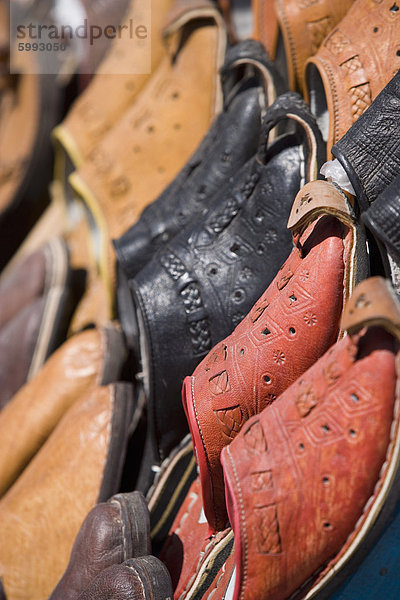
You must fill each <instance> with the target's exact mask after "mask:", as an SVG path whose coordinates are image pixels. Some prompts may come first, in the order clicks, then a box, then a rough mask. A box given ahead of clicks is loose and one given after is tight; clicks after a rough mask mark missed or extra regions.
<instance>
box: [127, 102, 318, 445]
mask: <svg viewBox="0 0 400 600" xmlns="http://www.w3.org/2000/svg"><path fill="white" fill-rule="evenodd" d="M279 102H280V99H279V101H278V112H279V106H280V105H279ZM303 110H304V105H303ZM303 114H304V115H305V114H306V113H303ZM285 140H286V141H284V140H280V141H278V142H277V144H276V145H275V146H274V148H275V150H271V152H270V157H269V158H270V160H269V162H268V163H267V164H266V165H264V164H262V163H261V162H258V160H257V157H254V158H253V159H251V161H249V163H248V164H247V165H245V167H243V169H242V170H241V172H240V173H239V174H238V176H237V177H236V178H235V180H234V181H233V182H232V183H231V184H229V185H227V187H226V188H225V189H223V190H222V191H221V195H220V197H218V199H216V201H215V205H214V207H213V208H212V209H210V211H209V212H208V213H207V214H206V215H205V216H204V217H203V218H202V219H201V220H199V221H198V222H196V223H194V224H190V225H189V226H188V227H187V228H186V229H185V230H184V231H183V232H181V233H180V234H179V235H178V236H176V237H175V238H174V240H173V241H172V242H171V243H169V244H167V245H166V246H165V247H164V248H163V249H162V250H161V251H160V252H159V253H158V254H157V255H156V256H155V257H154V258H153V259H152V261H151V262H149V263H148V264H147V265H146V267H144V269H143V270H142V271H141V272H140V273H139V274H138V275H137V277H136V278H135V279H134V280H133V281H132V284H131V287H132V291H133V294H134V299H135V302H136V304H137V306H138V307H140V311H141V313H142V315H143V318H144V321H145V329H146V338H147V342H148V344H149V347H150V351H149V353H150V359H149V363H150V364H149V369H150V374H149V378H150V386H151V389H150V392H149V396H150V398H149V402H150V414H152V415H153V418H152V422H153V423H154V432H153V435H154V436H155V440H154V441H155V443H156V444H157V446H158V449H159V452H160V453H161V457H162V456H163V455H165V454H168V452H169V451H170V450H171V449H172V447H174V446H175V445H176V444H177V443H178V442H179V439H181V438H182V437H183V436H184V435H185V433H186V431H187V424H186V421H185V418H184V413H183V409H182V407H181V406H180V403H179V394H180V388H181V385H182V382H183V378H184V376H185V375H189V374H190V373H192V372H193V370H194V368H195V367H196V365H197V364H198V362H199V361H200V360H201V358H203V357H204V356H205V355H206V354H207V352H209V351H210V350H211V348H212V347H213V346H214V345H215V343H217V341H218V340H220V339H223V338H224V337H226V335H228V334H229V333H231V331H232V330H233V328H234V327H235V326H236V325H237V324H238V323H239V322H240V321H241V320H242V319H243V317H244V316H245V315H246V313H247V312H248V311H249V310H250V308H251V306H252V305H253V304H254V302H255V301H256V299H257V298H259V296H260V294H261V293H262V291H263V290H265V286H266V285H268V283H269V282H270V281H272V279H273V277H274V276H275V273H276V269H277V268H278V267H279V265H281V264H282V263H283V261H284V260H285V259H286V257H287V256H288V254H289V252H290V250H291V239H290V235H289V232H288V231H287V230H286V223H287V218H288V214H289V211H290V205H291V202H292V200H293V198H294V196H295V195H296V193H297V191H298V190H299V188H300V185H301V181H300V175H299V167H300V162H299V153H298V150H299V148H298V146H297V145H296V144H298V143H299V142H294V143H295V146H293V145H292V144H293V139H292V141H291V142H288V138H285ZM288 143H289V144H290V147H287V144H288ZM285 145H286V147H285ZM167 407H168V409H167ZM166 410H168V418H166ZM169 422H174V428H173V430H171V428H170V427H169V425H168V423H169Z"/></svg>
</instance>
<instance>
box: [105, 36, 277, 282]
mask: <svg viewBox="0 0 400 600" xmlns="http://www.w3.org/2000/svg"><path fill="white" fill-rule="evenodd" d="M248 61H251V66H249V62H248ZM240 65H242V66H243V65H246V69H245V73H244V75H242V76H241V77H240V76H239V75H238V72H237V71H238V69H239V66H240ZM263 70H265V71H267V72H268V73H269V76H270V78H271V79H270V80H269V82H266V81H265V77H264V76H263ZM238 77H240V78H239V81H238ZM271 81H272V83H271ZM221 85H222V88H223V91H224V110H223V112H222V113H221V114H220V115H219V116H218V117H217V119H216V120H215V121H214V123H213V125H212V127H211V129H210V131H209V132H208V134H207V135H206V136H205V138H204V139H203V141H202V143H201V144H200V146H199V148H198V149H197V150H196V152H195V153H194V155H193V156H192V157H191V158H190V160H189V161H188V163H187V164H186V165H185V167H184V168H183V169H182V171H181V172H180V173H179V175H178V176H177V177H176V178H175V179H174V181H173V182H172V183H171V184H170V185H169V186H168V187H167V188H166V189H165V191H164V192H163V193H162V194H161V195H160V196H159V197H158V198H157V200H155V201H154V202H153V203H152V204H150V205H149V206H147V207H146V208H145V210H144V211H143V213H142V215H141V217H140V219H139V221H138V222H137V223H136V224H135V225H133V227H131V228H130V229H129V230H128V231H127V232H126V233H125V234H124V235H123V236H122V237H121V238H120V239H119V240H116V241H114V247H115V250H116V253H117V257H118V262H119V265H120V266H121V268H122V270H123V271H124V273H125V274H126V276H127V277H134V275H135V274H136V273H138V272H139V271H140V269H141V268H142V267H144V265H145V264H146V263H147V262H148V261H149V260H150V258H151V257H152V254H153V253H154V252H155V250H156V249H157V248H159V247H161V246H162V245H163V244H165V243H166V242H167V241H168V240H170V239H172V238H173V237H174V235H176V234H177V233H178V232H179V231H181V229H182V228H183V227H184V226H185V225H186V224H187V223H188V222H189V221H190V220H191V219H192V218H193V217H195V215H196V214H199V213H200V212H202V210H204V208H207V207H208V206H210V203H211V202H212V197H213V195H214V194H215V192H216V191H218V190H219V188H220V187H221V185H222V184H223V183H225V181H226V180H227V179H229V177H231V176H232V175H233V174H235V173H236V172H237V171H238V169H240V167H241V166H242V165H244V164H245V162H246V161H247V160H248V159H249V158H250V157H251V156H253V154H254V153H255V151H256V149H257V144H258V138H259V132H260V127H261V122H262V116H263V111H264V110H265V105H266V101H267V98H266V96H268V94H271V93H272V95H274V93H276V88H277V87H278V89H279V88H280V86H281V84H280V81H279V76H278V75H277V73H276V72H275V70H274V67H273V66H272V64H271V62H270V61H269V58H268V55H267V54H266V52H265V50H264V49H263V46H262V45H261V44H259V43H258V42H255V41H254V40H248V41H246V42H242V43H240V44H237V45H236V46H234V47H233V48H231V49H230V50H229V52H228V53H227V57H226V60H225V64H224V66H223V68H222V69H221ZM271 86H272V87H273V88H274V89H273V90H272V91H271V89H270V88H271Z"/></svg>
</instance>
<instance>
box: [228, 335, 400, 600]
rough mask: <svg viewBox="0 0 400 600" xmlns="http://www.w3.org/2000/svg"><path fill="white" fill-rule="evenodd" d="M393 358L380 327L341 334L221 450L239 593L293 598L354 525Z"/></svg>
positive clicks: (391, 393) (381, 450)
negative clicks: (237, 545)
mask: <svg viewBox="0 0 400 600" xmlns="http://www.w3.org/2000/svg"><path fill="white" fill-rule="evenodd" d="M395 358H396V357H395V353H394V350H393V339H392V338H391V336H389V334H387V333H386V332H384V331H383V330H376V329H375V330H369V331H368V332H367V333H366V334H365V335H364V337H362V338H361V340H360V341H359V342H358V341H357V338H354V339H353V338H351V337H350V336H348V337H346V338H345V339H344V340H342V341H341V342H339V343H337V344H336V345H335V346H333V347H332V348H331V349H330V350H329V351H328V352H327V353H326V354H325V355H324V356H323V357H322V358H321V359H320V360H319V361H318V362H317V363H316V364H315V365H314V366H313V367H312V368H311V369H309V370H308V371H307V373H306V374H305V375H303V376H302V377H300V378H299V379H298V380H297V381H296V383H295V384H293V385H292V386H291V387H290V388H289V389H288V390H286V392H284V393H283V394H282V395H281V396H280V397H279V398H278V399H277V401H276V402H275V403H274V404H273V405H272V406H271V407H268V408H266V409H265V410H264V411H263V413H262V414H261V415H260V416H257V417H254V418H253V419H251V421H250V422H249V423H247V424H246V426H245V427H244V428H243V430H242V432H241V433H240V434H239V436H238V437H237V438H236V439H235V440H234V441H233V442H232V444H231V445H230V446H229V447H228V448H226V449H224V451H223V453H222V463H223V467H224V474H225V478H226V481H227V484H228V486H229V489H230V494H231V498H234V499H235V500H234V501H232V500H231V501H230V502H229V513H230V518H231V520H232V522H235V523H236V525H235V526H234V529H235V528H236V530H235V539H236V540H240V544H241V547H240V551H239V552H237V554H236V567H237V577H238V580H239V582H240V591H239V593H238V590H239V587H238V588H237V591H236V595H237V597H238V598H241V599H242V600H250V599H252V600H255V599H256V598H260V595H261V590H262V593H263V594H264V595H268V598H270V599H271V600H277V599H278V598H282V597H285V598H286V597H288V596H290V595H291V593H293V592H294V591H295V590H298V589H299V588H301V586H302V585H303V584H304V583H305V582H306V580H307V579H308V578H310V577H314V576H316V574H317V571H318V570H319V569H320V568H321V567H323V566H324V564H325V563H326V561H327V560H328V559H330V558H331V557H332V555H334V554H335V553H337V552H338V551H339V550H340V548H341V546H342V544H343V543H344V542H345V541H346V539H347V537H348V536H349V534H350V533H351V532H352V530H353V529H354V527H355V525H356V523H357V521H358V519H359V517H360V516H361V514H362V512H363V510H364V508H365V505H366V503H367V501H368V500H369V498H370V497H371V495H372V494H373V491H374V486H375V484H376V482H377V480H378V477H379V473H380V470H381V467H382V465H383V462H384V460H385V455H386V451H387V447H388V443H389V440H390V436H391V425H392V420H393V411H394V406H395V388H396V381H397V376H396V368H395Z"/></svg>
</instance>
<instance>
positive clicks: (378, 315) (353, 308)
mask: <svg viewBox="0 0 400 600" xmlns="http://www.w3.org/2000/svg"><path fill="white" fill-rule="evenodd" d="M372 326H378V327H384V328H385V329H386V330H387V331H389V332H390V333H392V334H393V335H394V336H396V337H397V339H399V340H400V308H399V304H398V302H397V300H396V296H395V294H394V291H393V288H392V286H391V285H390V283H389V281H387V280H385V279H383V278H382V277H371V278H369V279H366V280H365V281H362V282H361V283H360V284H359V285H358V286H357V288H356V289H355V290H354V293H353V295H352V296H351V298H350V299H349V301H348V303H347V304H346V307H345V310H344V313H343V319H342V329H345V330H346V331H347V332H348V333H350V334H354V333H357V332H359V331H360V330H361V329H363V328H364V327H372Z"/></svg>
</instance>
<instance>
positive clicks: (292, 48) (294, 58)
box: [279, 0, 298, 83]
mask: <svg viewBox="0 0 400 600" xmlns="http://www.w3.org/2000/svg"><path fill="white" fill-rule="evenodd" d="M279 8H280V10H281V13H282V20H283V22H284V24H285V27H286V33H287V36H288V40H289V46H290V52H291V55H292V56H291V58H292V62H293V75H294V80H295V83H296V81H297V77H298V74H297V71H298V63H297V55H296V46H295V43H294V39H293V35H292V32H291V29H290V26H289V21H288V18H287V16H286V13H285V9H284V7H283V5H282V0H279Z"/></svg>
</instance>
